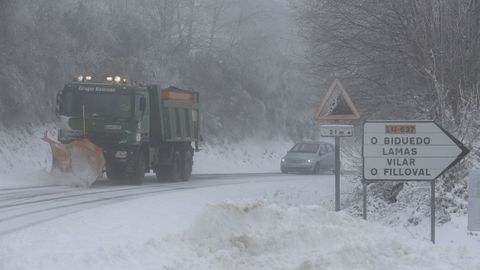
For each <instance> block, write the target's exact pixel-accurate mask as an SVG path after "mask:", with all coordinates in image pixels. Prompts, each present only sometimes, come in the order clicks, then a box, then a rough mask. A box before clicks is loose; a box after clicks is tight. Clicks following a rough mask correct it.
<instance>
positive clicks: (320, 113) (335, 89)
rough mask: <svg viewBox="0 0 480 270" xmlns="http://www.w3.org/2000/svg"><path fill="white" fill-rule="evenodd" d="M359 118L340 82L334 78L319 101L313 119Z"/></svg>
mask: <svg viewBox="0 0 480 270" xmlns="http://www.w3.org/2000/svg"><path fill="white" fill-rule="evenodd" d="M359 118H360V114H359V113H358V111H357V108H356V107H355V105H354V104H353V102H352V99H351V98H350V96H349V95H348V93H347V91H346V90H345V88H343V85H342V83H340V81H339V80H338V79H335V80H334V81H333V83H332V85H331V86H330V88H329V89H328V91H327V94H326V95H325V97H324V98H323V100H322V103H320V107H318V110H317V113H316V114H315V119H317V120H356V119H359Z"/></svg>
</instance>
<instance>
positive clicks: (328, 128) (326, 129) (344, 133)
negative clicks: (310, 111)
mask: <svg viewBox="0 0 480 270" xmlns="http://www.w3.org/2000/svg"><path fill="white" fill-rule="evenodd" d="M320 135H321V136H322V137H352V136H353V126H352V125H321V126H320Z"/></svg>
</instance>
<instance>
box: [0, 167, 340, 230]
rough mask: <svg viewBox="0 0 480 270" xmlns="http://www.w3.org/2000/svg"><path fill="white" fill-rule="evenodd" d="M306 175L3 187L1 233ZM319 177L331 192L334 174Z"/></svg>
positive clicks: (0, 191)
mask: <svg viewBox="0 0 480 270" xmlns="http://www.w3.org/2000/svg"><path fill="white" fill-rule="evenodd" d="M305 177H307V178H308V177H310V178H311V176H299V175H297V176H292V175H282V174H278V173H263V174H262V173H258V174H200V175H193V177H192V179H191V181H189V182H180V183H158V182H157V181H156V179H155V177H154V176H150V177H148V178H147V179H146V181H145V182H146V183H145V184H144V185H142V186H126V185H125V186H118V185H112V184H111V183H109V182H107V181H99V182H98V183H97V184H95V185H94V186H93V187H92V188H89V189H85V188H75V187H67V186H36V187H20V188H3V189H0V235H3V234H7V233H10V232H13V231H16V230H20V229H23V228H26V227H29V226H33V225H36V224H38V223H41V222H45V221H49V220H52V219H54V218H57V217H61V216H64V215H68V214H71V213H74V212H78V211H81V210H85V209H89V208H94V207H98V206H101V205H105V204H112V203H116V202H122V201H126V200H130V199H136V198H141V197H145V196H151V195H156V194H159V193H165V192H173V191H179V190H188V189H198V188H206V187H214V186H222V185H235V184H242V183H260V182H279V181H292V178H293V180H294V179H295V178H302V179H303V178H305ZM317 178H318V179H319V181H322V182H324V185H325V189H324V190H325V194H323V195H322V196H330V195H332V194H333V190H332V188H333V180H332V179H331V176H327V175H324V176H318V177H317ZM330 180H332V181H330ZM327 190H328V191H329V194H327V192H326V191H327Z"/></svg>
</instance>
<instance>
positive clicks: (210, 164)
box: [193, 139, 294, 173]
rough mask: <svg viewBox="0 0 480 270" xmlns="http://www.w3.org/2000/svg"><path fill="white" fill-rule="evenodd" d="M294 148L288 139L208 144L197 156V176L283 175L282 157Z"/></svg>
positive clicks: (194, 166)
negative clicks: (281, 173) (199, 174)
mask: <svg viewBox="0 0 480 270" xmlns="http://www.w3.org/2000/svg"><path fill="white" fill-rule="evenodd" d="M293 145H294V143H293V142H289V141H286V140H285V141H284V140H277V141H268V140H254V139H252V140H245V141H242V142H237V143H231V144H228V143H226V144H223V145H213V144H207V145H205V146H203V147H202V150H201V151H200V152H198V153H195V157H194V165H193V173H244V172H249V173H259V172H279V171H280V160H281V158H282V157H283V156H285V154H286V153H287V151H288V150H289V149H290V148H292V146H293Z"/></svg>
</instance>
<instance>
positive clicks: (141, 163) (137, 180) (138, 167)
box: [129, 153, 145, 185]
mask: <svg viewBox="0 0 480 270" xmlns="http://www.w3.org/2000/svg"><path fill="white" fill-rule="evenodd" d="M144 178H145V155H144V154H143V153H139V155H138V159H137V162H136V164H135V171H134V173H133V175H132V176H131V177H129V182H130V184H132V185H141V184H142V183H143V179H144Z"/></svg>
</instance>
